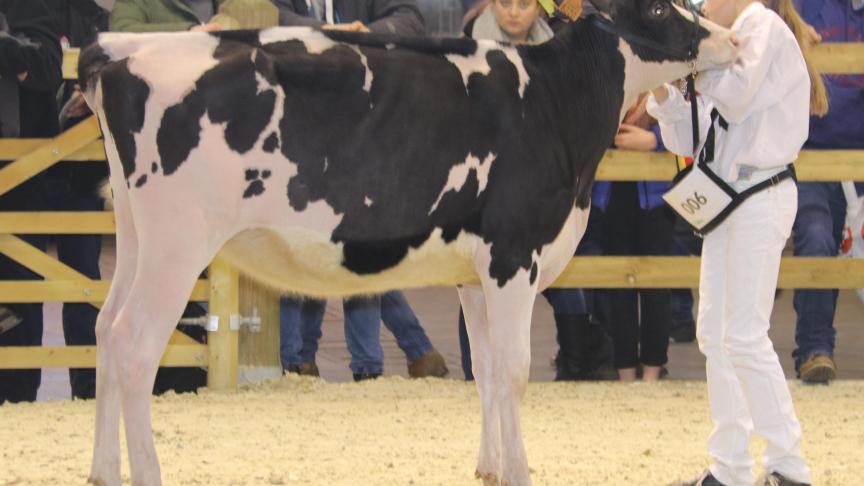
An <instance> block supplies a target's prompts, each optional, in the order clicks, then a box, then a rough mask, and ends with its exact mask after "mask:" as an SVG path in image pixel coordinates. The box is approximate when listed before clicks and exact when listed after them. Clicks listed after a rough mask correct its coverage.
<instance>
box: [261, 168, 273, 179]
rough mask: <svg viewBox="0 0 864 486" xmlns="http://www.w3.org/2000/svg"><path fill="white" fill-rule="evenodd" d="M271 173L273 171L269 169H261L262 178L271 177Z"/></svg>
mask: <svg viewBox="0 0 864 486" xmlns="http://www.w3.org/2000/svg"><path fill="white" fill-rule="evenodd" d="M270 174H271V172H270V171H269V170H267V169H264V170H262V171H261V178H262V179H269V178H270Z"/></svg>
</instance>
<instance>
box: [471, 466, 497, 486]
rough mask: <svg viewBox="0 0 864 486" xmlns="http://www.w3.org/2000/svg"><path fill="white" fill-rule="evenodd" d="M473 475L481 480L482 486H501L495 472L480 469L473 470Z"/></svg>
mask: <svg viewBox="0 0 864 486" xmlns="http://www.w3.org/2000/svg"><path fill="white" fill-rule="evenodd" d="M474 477H476V478H477V479H482V480H483V486H502V485H501V482H500V481H499V480H498V475H497V474H495V473H482V472H480V470H479V469H478V470H476V471H474Z"/></svg>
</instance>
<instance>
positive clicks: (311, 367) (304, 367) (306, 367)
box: [297, 361, 321, 377]
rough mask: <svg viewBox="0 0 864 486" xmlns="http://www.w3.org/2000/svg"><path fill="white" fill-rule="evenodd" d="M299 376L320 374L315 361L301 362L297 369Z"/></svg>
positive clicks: (316, 375) (317, 375)
mask: <svg viewBox="0 0 864 486" xmlns="http://www.w3.org/2000/svg"><path fill="white" fill-rule="evenodd" d="M297 373H298V374H300V376H315V377H319V376H321V373H320V372H318V365H317V364H315V362H314V361H313V362H311V363H303V364H301V365H300V369H299V370H298V371H297Z"/></svg>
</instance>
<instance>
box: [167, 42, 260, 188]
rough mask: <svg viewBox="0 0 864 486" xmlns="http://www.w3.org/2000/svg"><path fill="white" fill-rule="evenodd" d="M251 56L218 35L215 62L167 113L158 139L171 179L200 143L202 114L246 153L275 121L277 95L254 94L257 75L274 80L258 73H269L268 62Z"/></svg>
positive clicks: (243, 47) (246, 47) (245, 47)
mask: <svg viewBox="0 0 864 486" xmlns="http://www.w3.org/2000/svg"><path fill="white" fill-rule="evenodd" d="M247 36H248V35H247ZM240 38H241V39H242V38H243V35H241V36H240ZM255 38H256V39H257V36H256V37H255ZM256 42H257V41H256ZM253 51H254V48H253V47H252V46H249V45H247V44H245V43H244V42H243V41H242V40H236V38H235V37H232V36H222V39H221V42H220V43H219V46H218V47H217V49H216V58H217V59H218V60H219V63H218V64H217V65H216V66H215V67H213V68H212V69H210V70H209V71H207V72H206V73H204V74H203V75H202V76H201V78H200V79H199V80H198V81H197V82H196V83H195V88H194V89H193V90H192V92H190V93H189V94H188V95H187V96H186V97H185V98H184V99H183V101H182V102H180V103H179V104H176V105H174V106H171V107H169V108H168V109H167V110H165V114H164V116H163V117H162V124H161V126H160V127H159V132H158V133H157V136H156V143H157V146H158V149H159V155H160V157H161V159H162V171H163V172H164V173H165V175H171V174H173V173H174V172H175V171H176V170H177V169H178V168H179V167H180V165H181V164H182V163H183V162H185V161H186V159H187V158H188V157H189V154H190V153H191V152H192V149H194V148H195V147H197V146H198V144H199V143H200V141H201V123H202V120H201V119H202V118H203V117H204V114H205V113H206V114H207V116H208V118H209V121H210V122H211V123H217V124H225V141H226V142H227V144H228V147H229V148H231V150H233V151H235V152H237V153H239V154H244V153H246V152H248V151H249V150H251V149H252V147H253V146H254V145H255V143H256V142H257V141H258V139H259V137H260V136H261V133H262V132H263V131H264V128H265V127H266V126H267V124H268V123H269V122H270V118H271V117H272V116H273V110H274V105H275V102H276V93H275V92H274V91H273V90H272V89H264V90H263V91H261V92H260V93H259V92H258V79H257V78H256V73H259V74H261V76H262V77H263V78H264V79H275V77H274V74H273V73H272V72H260V70H261V69H264V70H267V69H271V70H272V68H268V65H267V63H266V62H260V61H256V62H254V63H253V61H252V54H253ZM256 57H257V56H256Z"/></svg>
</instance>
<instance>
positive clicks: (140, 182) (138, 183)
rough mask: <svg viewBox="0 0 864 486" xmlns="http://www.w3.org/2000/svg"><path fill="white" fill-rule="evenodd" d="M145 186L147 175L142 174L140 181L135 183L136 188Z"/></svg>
mask: <svg viewBox="0 0 864 486" xmlns="http://www.w3.org/2000/svg"><path fill="white" fill-rule="evenodd" d="M144 184H147V174H141V177H139V178H138V180H137V181H135V187H136V188H138V187H141V186H143V185H144Z"/></svg>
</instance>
